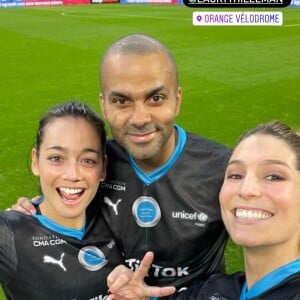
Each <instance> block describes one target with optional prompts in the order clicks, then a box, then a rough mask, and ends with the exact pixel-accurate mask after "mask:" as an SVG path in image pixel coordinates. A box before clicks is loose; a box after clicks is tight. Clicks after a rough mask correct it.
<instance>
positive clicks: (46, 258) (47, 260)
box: [44, 253, 67, 272]
mask: <svg viewBox="0 0 300 300" xmlns="http://www.w3.org/2000/svg"><path fill="white" fill-rule="evenodd" d="M64 256H65V253H62V254H61V256H60V259H59V260H58V259H55V258H54V257H51V256H49V255H44V263H49V264H55V265H58V266H60V267H61V268H62V269H63V270H64V271H65V272H66V271H67V269H66V267H65V266H64V265H63V262H62V260H63V258H64Z"/></svg>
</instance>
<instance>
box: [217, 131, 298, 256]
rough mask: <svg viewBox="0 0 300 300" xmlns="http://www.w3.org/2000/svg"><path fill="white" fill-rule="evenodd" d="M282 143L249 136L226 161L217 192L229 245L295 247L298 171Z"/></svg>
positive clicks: (261, 136) (283, 142)
mask: <svg viewBox="0 0 300 300" xmlns="http://www.w3.org/2000/svg"><path fill="white" fill-rule="evenodd" d="M296 166H297V159H296V154H295V152H293V150H292V148H291V147H290V146H289V145H288V144H287V143H286V142H285V141H283V140H281V139H279V138H276V137H273V136H271V135H263V134H255V135H252V136H250V137H247V138H246V139H244V140H243V141H242V142H240V144H239V145H238V146H237V147H236V148H235V150H234V152H233V154H232V157H231V158H230V161H229V164H228V167H227V170H226V172H225V179H224V183H223V186H222V188H221V192H220V204H221V210H222V218H223V221H224V223H225V226H226V228H227V230H228V232H229V234H230V236H231V237H232V239H233V241H234V242H235V243H237V244H239V245H242V246H244V247H268V246H278V245H282V246H284V247H287V249H289V250H287V251H292V249H293V248H295V246H297V245H299V223H300V172H299V170H297V167H296Z"/></svg>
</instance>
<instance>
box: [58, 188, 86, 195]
mask: <svg viewBox="0 0 300 300" xmlns="http://www.w3.org/2000/svg"><path fill="white" fill-rule="evenodd" d="M59 190H60V191H61V192H63V193H66V194H69V195H74V194H79V193H81V192H82V191H83V189H71V188H59Z"/></svg>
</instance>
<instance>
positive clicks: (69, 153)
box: [32, 116, 106, 229]
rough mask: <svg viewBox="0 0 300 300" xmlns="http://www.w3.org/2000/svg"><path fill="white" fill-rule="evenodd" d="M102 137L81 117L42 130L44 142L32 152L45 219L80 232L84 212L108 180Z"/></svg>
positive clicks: (56, 120)
mask: <svg viewBox="0 0 300 300" xmlns="http://www.w3.org/2000/svg"><path fill="white" fill-rule="evenodd" d="M102 151H103V149H101V144H100V139H99V134H98V133H97V131H96V129H95V127H93V126H92V125H91V124H89V123H88V122H87V121H86V120H84V119H83V118H80V117H76V118H75V117H70V116H68V117H61V118H53V119H52V120H51V121H50V122H49V123H48V124H47V125H46V126H45V127H44V129H43V140H42V143H41V144H40V147H39V154H38V155H37V151H36V149H33V150H32V172H33V174H34V175H36V176H39V177H40V184H41V189H42V192H43V194H44V198H45V200H44V202H43V203H41V205H40V208H41V211H42V213H43V215H45V216H47V217H48V218H50V219H52V220H53V221H54V222H56V223H58V224H60V225H63V226H67V227H71V228H77V229H78V228H80V227H82V225H83V222H84V217H85V209H86V207H87V206H88V205H89V203H90V202H91V200H92V199H93V197H94V196H95V194H96V192H97V189H98V186H99V183H100V181H101V180H103V179H104V178H105V167H106V161H103V158H102V157H103V156H102Z"/></svg>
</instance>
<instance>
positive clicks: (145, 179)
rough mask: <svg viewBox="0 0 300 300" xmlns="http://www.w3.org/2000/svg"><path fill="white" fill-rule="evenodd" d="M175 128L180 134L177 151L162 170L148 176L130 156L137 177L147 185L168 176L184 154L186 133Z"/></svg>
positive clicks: (181, 129) (159, 169)
mask: <svg viewBox="0 0 300 300" xmlns="http://www.w3.org/2000/svg"><path fill="white" fill-rule="evenodd" d="M175 128H176V130H177V133H178V143H177V145H176V148H175V151H174V152H173V154H172V156H171V157H170V158H169V160H168V161H167V162H166V163H165V164H164V165H162V166H161V167H160V168H158V169H156V170H155V171H153V172H151V173H149V174H147V173H145V172H144V171H143V170H142V169H141V168H140V167H139V166H138V165H137V163H136V162H135V161H134V159H133V157H132V156H131V155H130V154H129V161H130V164H131V166H132V168H133V169H134V171H135V173H136V174H137V176H138V177H139V178H140V179H141V180H142V181H143V182H144V183H145V184H146V185H150V184H151V183H153V182H154V181H156V180H158V179H159V178H160V177H162V176H163V175H164V174H166V173H167V172H168V171H169V170H170V168H171V167H172V166H173V165H174V164H175V162H176V161H177V159H178V158H179V156H180V154H181V153H182V150H183V148H184V146H185V143H186V139H187V137H186V132H185V130H184V129H183V128H181V127H179V126H178V125H175Z"/></svg>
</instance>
